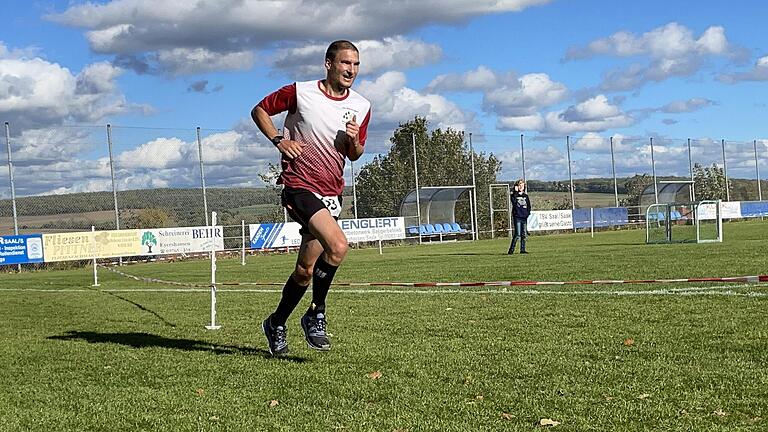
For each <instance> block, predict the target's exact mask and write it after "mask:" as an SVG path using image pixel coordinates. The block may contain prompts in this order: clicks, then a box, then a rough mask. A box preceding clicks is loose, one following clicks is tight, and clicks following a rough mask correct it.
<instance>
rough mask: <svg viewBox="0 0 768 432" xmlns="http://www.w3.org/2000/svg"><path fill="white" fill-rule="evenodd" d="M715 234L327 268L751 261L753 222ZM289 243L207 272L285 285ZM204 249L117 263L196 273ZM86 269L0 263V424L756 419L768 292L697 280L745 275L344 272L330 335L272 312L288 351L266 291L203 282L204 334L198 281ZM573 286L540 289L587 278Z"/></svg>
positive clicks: (654, 269)
mask: <svg viewBox="0 0 768 432" xmlns="http://www.w3.org/2000/svg"><path fill="white" fill-rule="evenodd" d="M725 234H726V237H725V239H726V240H725V242H724V243H722V244H715V245H644V244H643V238H644V237H643V235H642V233H641V232H608V233H598V234H596V236H595V238H594V239H592V238H591V237H589V235H583V234H576V235H558V236H535V237H533V238H532V239H531V243H530V248H531V251H532V252H533V253H532V254H530V255H528V256H520V255H513V256H507V255H505V254H504V252H506V247H507V240H506V239H499V240H492V241H480V242H475V243H452V244H443V245H431V246H409V247H397V248H394V247H393V248H386V249H385V251H384V255H379V254H378V250H375V249H373V250H352V251H350V254H349V256H348V259H347V261H346V262H345V264H344V266H343V267H342V268H341V270H340V272H339V280H341V281H348V282H353V281H380V280H383V281H396V280H406V281H432V280H434V281H457V280H505V279H514V280H517V279H546V280H570V279H629V278H675V277H707V276H739V275H747V274H761V273H764V272H765V269H766V268H767V267H768V266H767V265H766V259H765V257H764V253H763V251H762V248H763V246H762V245H763V244H764V239H765V238H768V224H765V223H760V222H759V221H758V222H750V223H734V224H726V226H725ZM294 260H295V255H274V256H252V257H248V265H247V266H245V267H243V266H240V263H239V260H237V259H232V260H221V261H220V262H219V270H220V273H219V274H220V280H231V281H255V280H267V281H280V280H283V279H284V278H286V277H287V275H288V272H289V271H290V268H291V267H292V266H293V261H294ZM209 266H210V264H209V263H207V262H205V261H200V262H184V263H153V264H146V265H136V266H128V268H130V269H131V271H132V272H133V271H137V272H139V273H140V274H142V275H143V276H148V277H158V278H169V279H170V280H175V281H195V282H202V283H205V282H206V280H207V278H209V277H210V275H209V272H210V267H209ZM90 271H91V270H90V269H87V268H86V269H77V270H66V271H41V272H34V273H22V274H3V275H1V276H0V283H1V284H2V288H3V289H15V290H19V291H4V292H3V293H2V294H3V295H2V301H0V316H2V317H3V319H0V332H2V334H3V343H2V344H0V362H2V364H3V367H2V368H0V425H2V428H0V429H2V430H4V431H5V430H8V431H28V430H32V431H58V430H62V431H64V430H66V431H70V430H152V431H155V430H173V431H197V430H285V431H288V430H290V431H303V430H348V431H394V430H401V431H402V430H410V431H466V430H480V431H496V430H520V431H530V430H535V427H534V424H535V423H536V422H538V420H539V419H541V418H552V419H555V420H557V421H560V422H562V424H561V425H560V426H558V427H557V430H563V431H567V430H573V431H589V430H595V431H604V430H615V431H636V430H691V431H712V430H760V429H764V428H766V424H765V420H764V419H766V418H767V416H768V413H767V412H766V409H768V408H767V407H768V404H766V400H768V368H767V367H766V365H768V325H767V324H766V323H768V307H766V306H768V303H766V302H767V301H768V299H766V298H764V297H745V296H736V295H697V294H699V292H698V291H697V290H698V288H701V289H702V292H708V291H718V290H720V291H722V292H727V291H728V290H730V291H734V292H738V293H745V294H746V293H748V292H749V291H758V292H765V291H764V290H765V286H763V285H761V284H745V285H737V286H735V287H733V288H731V287H726V286H725V285H723V284H713V285H712V286H709V285H708V284H694V285H685V284H681V285H675V284H672V285H669V284H666V285H663V284H654V285H642V286H637V287H635V286H632V287H629V286H624V285H622V286H621V289H622V290H624V288H628V287H629V288H630V289H629V291H631V292H642V291H647V290H678V289H679V290H680V291H681V292H682V293H683V294H675V295H632V296H630V295H602V294H601V295H583V296H582V295H558V294H551V293H548V294H544V295H508V294H517V293H519V292H522V291H519V292H518V291H515V292H513V290H511V289H509V288H508V290H507V293H504V291H503V290H498V291H497V290H485V291H493V292H482V291H480V290H478V291H477V292H472V290H471V289H467V290H466V291H468V292H461V293H455V294H457V295H453V294H454V293H435V292H431V293H432V294H437V295H421V294H422V293H429V292H430V290H429V289H423V290H419V291H411V290H400V291H405V292H406V294H403V293H401V292H384V291H387V290H381V291H382V292H365V293H354V292H350V291H349V290H347V289H344V288H339V289H334V290H332V291H331V294H330V303H329V311H328V313H329V319H330V331H331V333H332V334H333V342H334V346H333V349H332V351H331V352H329V353H317V352H314V351H311V350H309V349H308V348H307V347H306V346H305V345H304V343H303V340H302V336H301V333H300V330H299V326H298V318H299V315H300V313H301V311H302V308H304V307H306V302H307V301H308V299H305V300H306V301H305V302H304V303H303V304H302V305H300V306H299V310H298V311H297V313H296V314H295V315H294V316H292V317H291V320H290V321H289V341H290V343H291V350H292V353H291V356H289V357H288V358H286V359H280V360H275V359H272V358H270V357H269V355H268V354H267V353H266V345H265V342H264V340H263V336H262V335H261V330H260V326H259V324H260V321H261V320H262V319H263V317H264V316H265V315H266V314H268V313H269V312H270V311H271V309H272V308H273V307H274V305H275V304H276V302H277V299H278V297H279V294H277V293H276V292H273V293H269V294H265V293H263V292H234V291H233V292H227V291H226V290H225V289H222V290H220V291H219V293H220V294H221V295H220V297H219V313H220V315H219V318H220V320H221V322H222V324H223V327H222V329H221V330H218V331H208V330H205V329H204V328H203V326H204V325H205V324H207V322H206V321H207V320H208V318H209V307H210V304H209V295H208V293H207V291H206V290H203V291H202V292H191V291H190V292H189V295H185V294H183V293H180V292H175V291H173V289H174V288H169V289H160V290H158V291H162V292H157V291H152V292H136V291H128V290H133V289H152V290H156V289H158V288H162V287H160V286H158V285H155V284H146V283H140V282H137V281H133V280H128V279H125V278H122V277H119V276H117V275H110V274H108V273H106V272H103V273H102V274H101V275H100V276H101V277H100V283H101V284H102V286H101V287H95V288H94V289H91V287H90V284H91V283H92V280H91V274H90ZM734 285H735V284H734ZM586 287H587V286H574V287H573V288H574V290H573V291H571V290H570V289H561V288H560V287H558V288H556V289H553V290H557V291H560V292H566V293H568V294H573V293H574V292H582V291H589V290H591V289H593V288H595V286H589V290H587V289H586ZM526 288H527V287H526ZM606 288H607V290H608V291H618V290H616V288H617V287H616V286H606ZM686 288H687V289H686ZM25 289H35V290H37V289H40V290H46V289H52V290H58V289H80V290H83V291H78V292H37V291H24V290H25ZM432 290H434V288H433V289H432ZM446 291H447V290H446ZM462 291H463V290H462ZM599 291H602V290H597V292H599ZM672 292H676V293H677V292H678V291H672ZM51 294H53V295H51ZM411 294H413V295H411ZM590 294H591V291H590ZM372 372H380V374H381V376H380V378H378V379H372V378H370V377H369V374H371V373H372ZM374 376H375V375H374ZM271 401H278V403H277V405H274V404H273V403H271ZM271 405H274V406H272V407H271Z"/></svg>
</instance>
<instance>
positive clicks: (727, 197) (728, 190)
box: [720, 139, 731, 201]
mask: <svg viewBox="0 0 768 432" xmlns="http://www.w3.org/2000/svg"><path fill="white" fill-rule="evenodd" d="M720 145H721V147H722V148H723V175H724V176H725V200H726V201H730V200H731V188H730V186H729V185H728V162H727V161H726V159H725V140H724V139H721V140H720Z"/></svg>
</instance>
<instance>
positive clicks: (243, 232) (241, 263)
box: [240, 220, 245, 265]
mask: <svg viewBox="0 0 768 432" xmlns="http://www.w3.org/2000/svg"><path fill="white" fill-rule="evenodd" d="M240 223H241V224H242V226H241V229H242V231H241V238H242V240H243V248H242V250H241V253H240V256H241V258H242V261H240V265H245V221H244V220H240Z"/></svg>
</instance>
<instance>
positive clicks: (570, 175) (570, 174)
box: [565, 135, 576, 210]
mask: <svg viewBox="0 0 768 432" xmlns="http://www.w3.org/2000/svg"><path fill="white" fill-rule="evenodd" d="M565 150H566V153H567V154H568V182H569V183H570V185H571V210H574V209H576V195H575V194H574V191H573V172H572V171H571V137H570V136H568V135H566V137H565Z"/></svg>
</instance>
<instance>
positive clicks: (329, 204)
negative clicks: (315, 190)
mask: <svg viewBox="0 0 768 432" xmlns="http://www.w3.org/2000/svg"><path fill="white" fill-rule="evenodd" d="M315 196H316V197H317V198H318V199H319V200H320V201H322V202H323V204H325V208H327V209H328V211H329V212H331V216H333V217H339V215H340V214H341V203H340V202H339V197H337V196H322V195H319V194H315Z"/></svg>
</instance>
